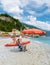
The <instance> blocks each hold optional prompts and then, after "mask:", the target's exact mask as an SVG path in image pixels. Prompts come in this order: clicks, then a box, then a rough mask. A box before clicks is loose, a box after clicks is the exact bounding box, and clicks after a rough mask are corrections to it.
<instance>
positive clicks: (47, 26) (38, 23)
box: [26, 16, 50, 30]
mask: <svg viewBox="0 0 50 65" xmlns="http://www.w3.org/2000/svg"><path fill="white" fill-rule="evenodd" d="M29 18H30V21H27V22H26V23H27V24H29V25H33V26H36V27H38V28H41V29H43V30H50V24H49V23H48V22H42V21H38V20H37V19H36V17H33V16H29Z"/></svg>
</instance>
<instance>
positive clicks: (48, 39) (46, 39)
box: [30, 37, 50, 44]
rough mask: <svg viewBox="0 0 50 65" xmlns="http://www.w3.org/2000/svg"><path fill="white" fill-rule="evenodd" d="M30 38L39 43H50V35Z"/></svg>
mask: <svg viewBox="0 0 50 65" xmlns="http://www.w3.org/2000/svg"><path fill="white" fill-rule="evenodd" d="M30 39H31V40H32V41H36V42H39V43H43V44H50V37H38V38H34V37H31V38H30Z"/></svg>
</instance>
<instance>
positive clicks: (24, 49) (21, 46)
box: [17, 38, 27, 51]
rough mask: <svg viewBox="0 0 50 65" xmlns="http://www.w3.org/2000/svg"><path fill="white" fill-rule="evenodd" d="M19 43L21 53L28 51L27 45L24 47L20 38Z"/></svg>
mask: <svg viewBox="0 0 50 65" xmlns="http://www.w3.org/2000/svg"><path fill="white" fill-rule="evenodd" d="M17 43H18V47H19V49H20V51H27V49H26V45H24V46H23V45H21V39H20V38H19V39H18V40H17Z"/></svg>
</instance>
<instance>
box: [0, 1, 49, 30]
mask: <svg viewBox="0 0 50 65" xmlns="http://www.w3.org/2000/svg"><path fill="white" fill-rule="evenodd" d="M0 2H1V4H2V8H3V9H4V10H5V11H6V12H8V13H12V14H14V16H13V17H14V18H16V19H17V18H18V19H20V20H21V21H22V22H25V23H27V24H30V25H33V26H37V27H39V28H42V29H45V30H50V24H49V23H47V22H46V23H45V22H42V21H38V20H37V19H36V16H42V15H44V14H46V13H48V12H50V0H27V1H26V0H0ZM43 5H46V6H47V7H48V9H47V10H46V11H44V12H43V13H37V12H36V11H35V10H31V9H30V8H31V7H32V9H33V8H35V9H39V8H40V10H41V7H42V6H43ZM29 6H31V7H29ZM44 7H45V6H44ZM25 11H26V12H28V13H30V14H31V16H29V15H28V17H27V16H25V15H24V16H22V15H21V14H23V13H24V12H25ZM34 16H35V17H34ZM27 19H29V20H30V21H29V20H27Z"/></svg>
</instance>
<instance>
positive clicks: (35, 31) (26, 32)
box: [22, 28, 46, 34]
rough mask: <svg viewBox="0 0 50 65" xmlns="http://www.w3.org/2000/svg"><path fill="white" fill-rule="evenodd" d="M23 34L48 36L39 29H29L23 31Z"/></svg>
mask: <svg viewBox="0 0 50 65" xmlns="http://www.w3.org/2000/svg"><path fill="white" fill-rule="evenodd" d="M22 33H23V34H46V32H45V31H42V30H39V29H34V28H33V29H27V30H23V31H22Z"/></svg>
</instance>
